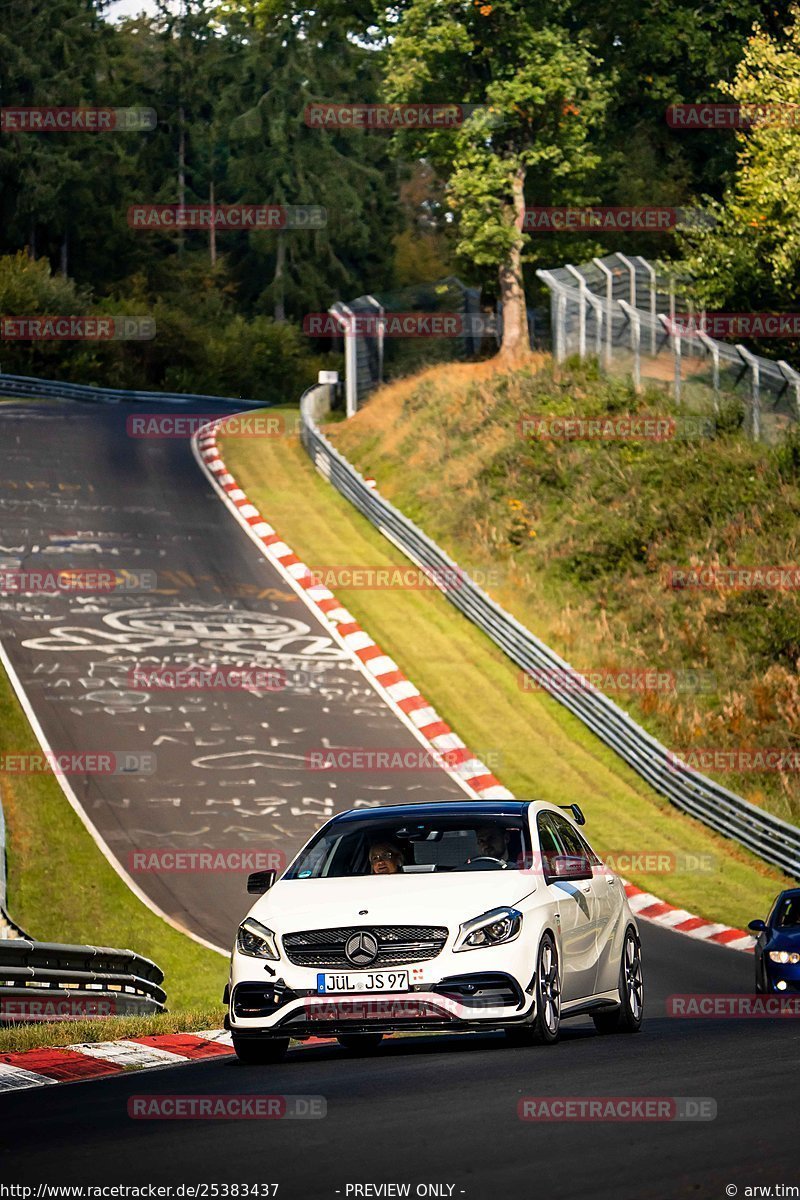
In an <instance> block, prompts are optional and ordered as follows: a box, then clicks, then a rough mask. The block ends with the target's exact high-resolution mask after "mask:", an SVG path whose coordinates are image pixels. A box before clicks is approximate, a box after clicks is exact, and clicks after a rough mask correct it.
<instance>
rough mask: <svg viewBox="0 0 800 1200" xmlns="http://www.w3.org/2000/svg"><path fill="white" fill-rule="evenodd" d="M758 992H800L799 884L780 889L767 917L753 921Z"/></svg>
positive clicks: (750, 926)
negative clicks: (795, 886)
mask: <svg viewBox="0 0 800 1200" xmlns="http://www.w3.org/2000/svg"><path fill="white" fill-rule="evenodd" d="M747 928H748V929H751V930H752V931H753V933H755V934H757V935H758V937H757V940H756V947H755V960H756V991H757V992H779V993H780V992H800V888H789V889H788V890H787V891H785V892H781V894H780V895H779V896H778V898H777V900H776V901H775V903H774V904H773V906H772V911H771V912H770V914H769V916H768V917H767V919H766V921H751V922H750V924H749V925H748V927H747Z"/></svg>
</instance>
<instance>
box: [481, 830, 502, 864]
mask: <svg viewBox="0 0 800 1200" xmlns="http://www.w3.org/2000/svg"><path fill="white" fill-rule="evenodd" d="M475 837H476V839H477V842H478V850H479V851H480V854H481V856H482V857H484V858H497V859H499V860H500V862H504V863H507V862H508V861H509V858H508V830H507V829H504V828H503V826H502V825H482V826H481V827H480V829H476V830H475Z"/></svg>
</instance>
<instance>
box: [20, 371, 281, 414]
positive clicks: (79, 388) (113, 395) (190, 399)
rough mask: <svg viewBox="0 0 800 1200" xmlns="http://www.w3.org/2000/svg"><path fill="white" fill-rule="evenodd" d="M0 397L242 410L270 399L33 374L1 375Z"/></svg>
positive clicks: (263, 404) (268, 404)
mask: <svg viewBox="0 0 800 1200" xmlns="http://www.w3.org/2000/svg"><path fill="white" fill-rule="evenodd" d="M0 396H22V397H28V396H45V397H47V398H50V399H53V400H83V401H87V402H88V403H94V404H122V403H127V404H198V403H202V404H224V405H226V406H229V405H234V406H235V407H237V408H241V407H242V406H243V405H248V404H252V405H257V406H258V407H259V408H270V407H271V406H272V404H273V403H274V402H273V401H269V400H237V399H236V398H235V397H232V396H204V395H199V394H195V393H189V392H137V391H129V390H125V389H124V388H104V387H89V386H87V385H86V384H83V383H62V382H60V381H59V380H57V379H37V378H36V377H35V376H33V375H3V374H0Z"/></svg>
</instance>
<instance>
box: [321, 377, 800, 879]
mask: <svg viewBox="0 0 800 1200" xmlns="http://www.w3.org/2000/svg"><path fill="white" fill-rule="evenodd" d="M319 401H320V389H318V388H309V389H308V391H307V392H306V393H305V394H304V395H303V397H302V399H301V402H300V408H301V438H302V441H303V445H304V446H305V449H306V451H307V453H308V454H309V456H310V458H311V459H312V461H313V463H314V465H315V466H316V468H317V470H318V471H319V472H320V474H321V475H323V476H324V478H325V479H327V480H328V481H329V482H330V483H332V484H333V486H334V487H335V488H336V489H337V491H339V492H341V494H342V495H343V496H344V497H346V499H348V500H349V501H350V502H351V504H353V505H354V506H355V507H356V508H357V509H358V510H359V512H361V513H363V515H364V516H365V517H366V518H367V520H368V521H369V522H370V523H371V524H372V525H374V526H375V528H376V529H378V530H379V531H380V532H381V533H382V534H383V535H384V536H385V537H387V538H388V539H389V541H391V542H392V543H393V544H394V545H395V546H397V547H398V549H400V550H402V552H403V553H404V554H405V555H406V556H407V557H408V558H409V559H411V561H412V562H413V563H415V564H416V565H417V566H418V567H420V568H422V569H424V570H428V571H430V572H431V577H432V579H433V580H434V582H435V581H437V580H438V581H441V580H447V579H448V578H449V579H452V578H454V577H458V580H459V583H458V586H457V587H452V588H445V587H443V586H442V585H441V583H439V584H438V585H437V586H440V588H441V590H442V591H443V593H444V595H446V597H447V599H448V600H449V601H450V603H451V604H453V605H454V606H455V607H456V608H457V609H459V611H460V612H462V613H463V614H464V616H466V617H468V618H469V620H470V621H472V622H473V623H474V624H475V625H477V626H478V627H479V629H482V630H483V632H484V633H486V634H487V635H488V636H489V637H490V638H491V639H492V641H493V642H495V643H496V644H497V645H498V646H499V647H500V649H501V650H503V651H504V652H505V654H507V655H508V657H509V658H510V659H511V660H512V662H514V663H516V664H517V666H519V667H521V668H522V669H523V670H524V671H528V672H530V673H533V672H535V673H536V677H537V678H539V679H542V680H551V681H552V680H557V679H558V678H563V679H567V680H568V679H570V678H574V677H575V675H576V674H577V672H575V671H574V670H573V668H571V667H570V666H569V664H568V663H566V662H565V661H564V659H562V658H560V657H559V656H558V655H557V654H556V653H555V652H554V651H553V650H551V649H550V648H549V646H546V645H545V644H544V642H542V641H540V640H539V638H537V637H535V636H534V634H532V633H531V632H530V630H528V629H526V628H525V627H524V625H521V624H520V623H519V621H517V620H516V619H515V618H514V617H512V616H511V615H510V614H509V613H507V612H506V611H505V609H503V608H501V607H500V605H499V604H496V603H495V601H494V600H492V599H490V597H489V596H487V595H486V593H485V592H484V591H482V589H481V588H479V587H478V585H477V584H475V583H473V582H472V580H471V579H470V578H469V576H468V575H466V574H465V573H464V572H463V571H461V569H460V568H459V567H458V566H457V564H456V563H454V562H453V560H452V559H451V558H449V557H448V556H447V555H446V554H445V553H444V552H443V551H442V550H440V549H439V547H438V546H437V545H436V544H435V542H432V541H431V539H430V538H429V537H427V536H426V534H424V533H423V532H422V530H421V529H419V528H418V527H417V526H416V525H414V524H413V522H412V521H409V520H408V518H407V517H405V516H403V514H402V513H401V512H400V511H399V510H398V509H397V508H395V507H394V505H393V504H390V503H389V501H388V500H385V499H384V498H383V497H382V496H381V495H379V493H377V492H376V491H375V490H374V489H373V488H370V487H368V486H367V484H366V483H365V482H364V480H363V478H362V477H361V475H359V473H358V472H357V471H356V470H355V469H354V468H353V467H352V466H351V465H350V463H348V461H347V459H345V458H344V457H343V456H342V455H341V454H340V453H339V452H338V450H336V449H335V447H334V446H332V445H331V443H330V442H329V441H328V439H327V438H326V437H325V436H324V435H323V434H322V433H321V432H320V430H319V427H318V426H317V424H316V422H315V420H314V417H313V414H312V410H313V409H314V407H315V406H317V405H318V404H319ZM548 691H549V692H550V694H551V695H552V696H553V697H554V698H555V699H556V700H558V701H559V702H560V703H561V704H563V705H564V707H565V708H568V709H569V710H570V712H572V713H574V715H575V716H576V717H578V718H579V719H580V720H581V721H583V723H584V724H585V725H587V726H588V728H589V729H591V730H592V732H593V733H595V734H596V735H597V736H598V737H599V738H600V739H601V741H603V742H605V744H606V745H607V746H610V747H611V749H612V750H614V751H616V753H617V754H619V756H620V757H621V758H622V759H624V760H625V762H626V763H628V765H629V766H631V767H633V769H634V770H635V771H637V772H638V773H639V775H641V776H642V777H643V778H644V779H646V780H647V782H648V783H649V784H651V786H652V787H653V788H655V790H656V791H657V792H660V793H661V795H663V796H666V797H667V798H668V799H669V800H670V801H672V803H673V804H675V805H676V806H677V807H678V808H680V809H682V810H683V811H684V812H687V813H690V814H691V815H692V816H693V817H696V818H697V819H698V820H700V821H702V822H703V823H704V824H705V825H708V826H710V828H712V829H715V830H716V831H717V832H718V833H721V834H723V835H724V836H725V837H729V838H732V839H734V840H735V841H738V842H740V843H741V844H742V845H743V846H746V847H747V849H748V850H752V851H753V853H754V854H757V855H759V856H760V857H761V858H763V859H764V860H765V861H766V862H769V863H772V864H773V865H774V866H776V867H780V868H781V869H782V870H784V871H786V872H787V874H789V875H791V876H793V877H794V878H800V829H798V828H797V827H796V826H794V825H790V824H789V823H788V822H786V821H782V820H781V819H780V818H779V817H775V816H772V815H771V814H770V813H768V812H765V811H764V810H763V809H760V808H757V807H756V806H755V805H754V804H751V803H750V802H749V801H748V800H745V799H744V798H743V797H742V796H737V795H736V793H735V792H731V791H728V789H727V788H724V787H722V786H721V785H720V784H718V783H715V782H714V781H713V780H712V779H708V778H707V777H706V776H705V775H701V774H700V773H699V772H697V771H694V770H692V769H691V768H690V767H688V766H683V765H682V764H680V763H678V762H676V760H675V759H674V757H672V756H671V755H670V752H669V751H668V750H667V748H666V746H663V745H662V744H661V743H660V742H658V741H657V740H656V739H655V738H653V737H651V736H650V734H649V733H647V732H646V731H645V730H644V729H642V728H641V726H640V725H637V723H636V722H635V721H634V720H633V719H632V718H631V717H630V716H628V714H627V713H626V712H623V710H622V709H621V708H619V706H618V705H616V704H615V703H614V702H613V701H612V700H609V698H608V697H607V696H605V695H603V693H602V692H599V691H597V690H596V689H595V688H593V687H591V686H589V685H588V684H587V686H586V689H585V690H584V689H583V688H581V689H579V690H575V689H571V688H569V686H567V687H566V689H565V690H563V691H562V690H559V689H558V687H557V686H553V685H551V686H550V687H548Z"/></svg>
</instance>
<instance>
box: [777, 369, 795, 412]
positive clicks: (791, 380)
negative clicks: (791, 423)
mask: <svg viewBox="0 0 800 1200" xmlns="http://www.w3.org/2000/svg"><path fill="white" fill-rule="evenodd" d="M778 367H779V368H780V372H781V375H782V376H783V378H784V379H785V380H786V383H787V384H788V386H789V387H790V388H791V389H792V391H793V392H794V411H795V420H798V421H800V375H798V373H797V371H795V370H794V369H793V368H792V367H790V366H789V364H788V363H787V362H784V361H783V359H782V358H781V359H780V360H779V361H778Z"/></svg>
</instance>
